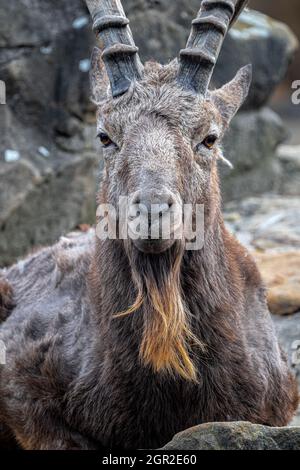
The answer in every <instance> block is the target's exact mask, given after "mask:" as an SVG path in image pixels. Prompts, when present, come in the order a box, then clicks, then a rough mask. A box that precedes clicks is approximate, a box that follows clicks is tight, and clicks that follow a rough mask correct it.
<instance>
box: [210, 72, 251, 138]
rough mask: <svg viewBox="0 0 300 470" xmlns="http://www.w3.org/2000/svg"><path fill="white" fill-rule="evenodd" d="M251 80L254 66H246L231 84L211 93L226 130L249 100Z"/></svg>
mask: <svg viewBox="0 0 300 470" xmlns="http://www.w3.org/2000/svg"><path fill="white" fill-rule="evenodd" d="M251 80H252V65H246V67H243V68H241V69H240V70H239V72H238V73H237V74H236V76H235V77H234V79H233V80H232V81H231V82H229V83H227V84H226V85H224V86H223V87H222V88H219V89H218V90H215V91H213V92H211V99H212V101H213V103H214V104H215V105H216V107H217V108H218V109H219V111H220V114H221V116H222V119H223V122H224V128H225V129H226V128H227V127H228V126H229V124H230V121H231V119H232V118H233V117H234V115H235V114H236V113H237V111H238V110H239V108H240V107H241V106H242V104H243V103H244V101H245V99H246V98H247V96H248V93H249V89H250V85H251Z"/></svg>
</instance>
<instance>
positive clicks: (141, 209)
mask: <svg viewBox="0 0 300 470" xmlns="http://www.w3.org/2000/svg"><path fill="white" fill-rule="evenodd" d="M177 208H178V201H177V199H176V196H175V195H174V194H173V193H172V192H171V191H169V190H168V189H165V188H164V189H160V190H158V189H150V190H146V189H145V190H141V191H137V192H136V193H135V194H134V195H133V196H132V198H131V201H130V205H129V218H130V219H131V220H135V221H136V220H137V219H136V217H137V216H138V219H139V220H138V224H137V227H138V229H137V230H136V227H135V226H134V227H132V226H130V228H129V234H130V236H131V238H132V241H133V243H134V244H135V246H136V247H137V248H138V249H139V250H140V251H143V252H145V253H161V252H163V251H165V250H167V249H168V248H170V247H171V246H172V245H173V243H174V241H175V228H176V226H177V222H176V223H175V221H176V220H177V219H176V217H175V214H176V210H177Z"/></svg>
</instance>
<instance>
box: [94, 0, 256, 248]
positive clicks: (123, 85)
mask: <svg viewBox="0 0 300 470" xmlns="http://www.w3.org/2000/svg"><path fill="white" fill-rule="evenodd" d="M86 3H87V5H88V8H89V10H90V13H91V15H92V18H93V28H94V31H95V33H96V35H97V36H98V38H99V40H100V46H101V49H98V48H96V49H95V50H94V52H93V57H92V71H91V83H92V96H93V100H94V101H95V103H96V104H97V106H98V134H99V137H100V140H101V142H102V145H103V147H104V155H105V173H104V184H103V188H104V189H105V191H106V195H105V199H106V200H105V201H102V202H106V203H117V199H118V197H119V196H125V195H127V196H128V195H131V196H132V202H133V203H135V204H140V205H141V208H145V207H146V208H149V207H150V206H151V205H153V204H154V205H156V207H158V208H159V210H160V209H161V211H160V212H161V215H162V217H163V216H164V214H166V213H167V212H168V211H170V210H172V209H171V208H172V204H173V203H174V202H177V203H189V204H193V203H199V204H205V205H206V208H207V211H208V210H209V207H210V205H211V202H210V201H211V200H212V198H211V197H210V196H211V193H212V191H213V192H214V196H213V199H214V200H215V199H216V193H217V192H218V188H217V170H216V163H217V160H218V159H219V158H222V155H221V149H220V143H221V140H222V137H223V135H224V132H225V130H226V128H227V127H228V125H229V122H230V120H231V119H232V117H233V116H234V114H235V113H236V112H237V110H238V109H239V107H240V106H241V104H242V103H243V101H244V99H245V97H246V96H247V93H248V89H249V85H250V80H251V67H250V66H247V67H245V68H243V69H241V70H240V71H239V72H238V74H237V76H236V77H235V78H234V79H233V80H232V82H230V83H228V84H227V85H225V86H224V87H223V88H221V89H219V90H216V91H213V92H210V91H209V90H208V87H209V83H210V80H211V76H212V73H213V70H214V66H215V64H216V61H217V58H218V55H219V53H220V50H221V46H222V43H223V41H224V37H225V35H226V33H227V31H228V29H229V28H230V26H231V24H232V23H233V21H234V20H235V19H236V17H237V16H238V15H239V13H240V11H241V10H242V8H243V7H244V6H245V4H246V3H247V0H203V2H202V4H201V9H200V11H199V14H198V16H197V18H196V19H195V20H194V21H193V24H192V31H191V34H190V37H189V40H188V43H187V47H186V49H184V50H182V51H181V52H180V59H179V62H178V61H177V60H175V61H173V62H171V63H170V64H168V65H165V66H161V65H159V64H157V63H154V62H152V63H151V62H150V63H147V64H146V65H145V67H143V65H142V63H141V61H140V59H139V56H138V48H137V47H136V46H135V44H134V41H133V38H132V34H131V30H130V28H129V25H128V24H129V21H128V19H127V18H126V16H125V13H124V10H123V8H122V6H121V3H120V1H119V0H87V1H86ZM166 215H167V214H166ZM206 215H209V214H208V213H207V214H206ZM207 220H209V219H207ZM173 242H174V240H173V241H172V240H168V241H166V240H162V239H160V240H156V242H154V241H153V240H152V241H149V240H148V241H147V240H135V241H134V243H135V245H136V246H137V247H138V248H139V249H140V250H142V251H145V252H162V251H164V250H166V249H168V248H169V247H170V246H171V244H172V243H173Z"/></svg>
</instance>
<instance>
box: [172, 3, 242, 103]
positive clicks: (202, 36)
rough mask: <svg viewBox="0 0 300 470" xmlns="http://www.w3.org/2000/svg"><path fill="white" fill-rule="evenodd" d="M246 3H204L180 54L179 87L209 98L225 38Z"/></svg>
mask: <svg viewBox="0 0 300 470" xmlns="http://www.w3.org/2000/svg"><path fill="white" fill-rule="evenodd" d="M247 1H248V0H203V2H202V4H201V8H200V10H199V13H198V16H197V18H196V19H195V20H194V21H193V22H192V30H191V34H190V36H189V39H188V42H187V45H186V48H185V49H183V50H181V51H180V59H179V72H178V76H177V81H178V83H179V84H180V86H182V87H183V88H185V89H187V90H191V91H194V92H196V93H199V94H201V95H204V96H205V95H206V93H207V90H208V87H209V83H210V80H211V77H212V74H213V70H214V67H215V65H216V63H217V59H218V57H219V54H220V51H221V48H222V45H223V42H224V39H225V36H226V34H227V32H228V30H229V28H230V27H231V25H232V24H233V22H234V21H235V19H236V18H237V17H238V15H239V14H240V12H241V11H242V9H243V8H244V7H245V5H246V4H247Z"/></svg>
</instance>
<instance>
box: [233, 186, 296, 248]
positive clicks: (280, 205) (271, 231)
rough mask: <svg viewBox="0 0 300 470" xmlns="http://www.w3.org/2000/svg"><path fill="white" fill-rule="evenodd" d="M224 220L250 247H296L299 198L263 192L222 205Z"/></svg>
mask: <svg viewBox="0 0 300 470" xmlns="http://www.w3.org/2000/svg"><path fill="white" fill-rule="evenodd" d="M225 220H226V221H227V224H228V227H229V228H230V229H231V230H232V231H233V232H234V233H235V234H236V235H237V237H238V238H239V240H240V241H241V242H242V243H243V244H244V245H246V246H248V247H249V248H252V249H256V250H261V251H266V250H275V251H276V252H278V251H289V250H295V249H297V250H298V249H300V226H299V224H298V223H297V221H298V220H300V198H299V197H292V196H291V197H289V196H279V195H275V194H266V195H263V196H261V197H251V198H246V199H244V200H242V201H236V202H231V203H228V204H227V205H226V210H225Z"/></svg>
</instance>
